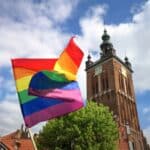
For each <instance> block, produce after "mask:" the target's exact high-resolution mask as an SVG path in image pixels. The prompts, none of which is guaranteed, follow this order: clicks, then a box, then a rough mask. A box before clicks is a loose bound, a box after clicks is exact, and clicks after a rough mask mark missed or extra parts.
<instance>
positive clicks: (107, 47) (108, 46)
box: [100, 29, 116, 58]
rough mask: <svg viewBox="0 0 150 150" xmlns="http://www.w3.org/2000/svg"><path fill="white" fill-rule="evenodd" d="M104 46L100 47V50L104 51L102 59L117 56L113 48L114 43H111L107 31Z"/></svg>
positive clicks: (103, 37) (105, 31)
mask: <svg viewBox="0 0 150 150" xmlns="http://www.w3.org/2000/svg"><path fill="white" fill-rule="evenodd" d="M101 38H102V41H103V42H102V44H101V45H100V49H101V51H102V53H101V58H105V57H110V56H112V55H116V53H115V49H114V48H113V45H112V43H111V42H110V36H109V34H107V30H106V29H104V33H103V35H102V37H101Z"/></svg>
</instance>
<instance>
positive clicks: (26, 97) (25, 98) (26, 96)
mask: <svg viewBox="0 0 150 150" xmlns="http://www.w3.org/2000/svg"><path fill="white" fill-rule="evenodd" d="M18 96H19V101H20V103H21V104H24V103H26V102H29V101H31V100H33V99H35V98H37V96H30V95H29V94H28V90H23V91H21V92H18Z"/></svg>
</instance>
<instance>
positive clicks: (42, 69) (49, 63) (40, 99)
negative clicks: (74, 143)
mask: <svg viewBox="0 0 150 150" xmlns="http://www.w3.org/2000/svg"><path fill="white" fill-rule="evenodd" d="M82 57H83V53H82V51H81V50H80V49H79V48H78V47H77V46H76V45H75V43H74V41H73V38H72V39H71V40H70V42H69V44H68V46H67V47H66V48H65V50H64V51H63V53H62V54H61V55H60V57H59V59H13V60H12V67H13V72H14V78H15V81H16V88H17V93H18V97H19V102H20V106H21V110H22V114H23V117H24V121H25V124H26V126H27V127H32V126H33V125H35V124H37V123H39V122H41V121H46V120H49V119H52V118H55V117H58V116H62V115H65V114H67V113H70V112H73V111H75V110H77V109H79V108H81V107H83V100H82V96H81V93H80V89H79V86H78V83H77V82H76V81H75V79H76V73H77V71H78V68H79V66H80V63H81V60H82ZM64 61H65V63H64ZM66 62H67V63H66Z"/></svg>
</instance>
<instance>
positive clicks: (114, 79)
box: [86, 30, 144, 150]
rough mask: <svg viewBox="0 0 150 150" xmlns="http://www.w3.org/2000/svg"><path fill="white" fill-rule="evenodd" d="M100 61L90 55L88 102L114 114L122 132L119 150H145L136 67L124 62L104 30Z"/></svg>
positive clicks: (88, 63) (127, 61)
mask: <svg viewBox="0 0 150 150" xmlns="http://www.w3.org/2000/svg"><path fill="white" fill-rule="evenodd" d="M102 41H103V42H102V44H101V45H100V49H101V53H100V59H99V60H97V61H96V62H93V61H92V60H91V56H90V55H88V60H87V61H86V73H87V99H89V100H94V101H96V102H98V103H103V104H104V105H106V106H108V107H109V108H110V110H111V111H112V112H113V115H114V118H115V120H116V122H117V125H118V129H119V141H118V150H144V145H143V135H142V132H141V129H140V125H139V120H138V114H137V108H136V99H135V93H134V85H133V80H132V73H133V70H132V67H131V63H130V62H129V60H128V58H127V57H125V60H124V61H122V60H121V59H120V58H119V57H117V55H116V50H115V49H114V48H113V45H112V43H111V42H110V36H109V35H108V34H107V31H106V30H104V34H103V36H102Z"/></svg>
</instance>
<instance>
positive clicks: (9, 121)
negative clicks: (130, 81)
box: [0, 95, 23, 134]
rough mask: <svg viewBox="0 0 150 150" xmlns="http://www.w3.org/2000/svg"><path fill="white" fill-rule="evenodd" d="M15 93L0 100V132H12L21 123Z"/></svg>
mask: <svg viewBox="0 0 150 150" xmlns="http://www.w3.org/2000/svg"><path fill="white" fill-rule="evenodd" d="M16 99H17V96H16V95H9V96H6V97H5V99H3V100H2V101H0V118H1V122H0V133H1V134H6V133H9V132H13V131H14V130H16V129H17V128H19V127H20V125H21V124H22V123H23V120H22V115H21V112H20V108H19V104H18V102H17V101H16Z"/></svg>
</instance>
